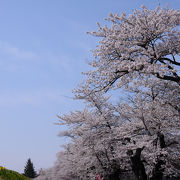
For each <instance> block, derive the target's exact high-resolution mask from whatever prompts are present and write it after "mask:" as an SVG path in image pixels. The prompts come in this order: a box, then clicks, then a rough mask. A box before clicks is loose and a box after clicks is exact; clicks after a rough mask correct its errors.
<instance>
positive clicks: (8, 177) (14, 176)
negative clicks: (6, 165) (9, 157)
mask: <svg viewBox="0 0 180 180" xmlns="http://www.w3.org/2000/svg"><path fill="white" fill-rule="evenodd" d="M0 178H2V179H3V180H30V179H29V178H27V177H25V176H23V175H21V174H19V173H18V172H15V171H12V170H8V169H4V170H1V171H0Z"/></svg>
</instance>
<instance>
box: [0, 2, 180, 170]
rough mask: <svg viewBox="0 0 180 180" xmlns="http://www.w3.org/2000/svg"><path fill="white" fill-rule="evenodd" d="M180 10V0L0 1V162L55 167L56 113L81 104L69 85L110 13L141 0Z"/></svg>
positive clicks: (15, 167)
mask: <svg viewBox="0 0 180 180" xmlns="http://www.w3.org/2000/svg"><path fill="white" fill-rule="evenodd" d="M167 3H168V5H169V7H170V8H175V9H179V7H180V1H179V0H126V1H123V0H89V1H88V0H16V1H14V0H0V87H1V88H0V115H1V124H0V135H1V148H0V166H5V167H6V168H8V169H13V170H16V171H19V172H23V169H24V166H25V162H26V161H27V159H28V158H31V159H32V162H33V163H34V166H35V168H36V170H38V169H40V168H48V167H51V166H52V165H53V163H54V161H55V160H56V153H57V152H58V151H59V150H60V145H62V144H63V143H65V140H64V139H61V138H59V137H58V136H57V134H58V132H59V131H60V130H61V129H62V127H59V126H56V125H54V123H55V122H57V121H58V118H57V117H56V115H57V114H64V113H68V112H69V111H70V110H76V109H79V108H82V107H83V104H82V102H78V101H73V100H72V99H71V98H70V97H72V93H71V91H72V89H73V88H75V87H77V85H78V84H79V83H80V82H81V81H82V78H83V77H82V75H81V72H82V71H86V70H87V69H88V68H89V67H88V65H87V61H89V60H90V59H92V54H91V52H90V50H91V49H94V48H95V46H96V43H97V39H96V38H95V37H92V36H90V35H87V34H86V32H87V31H93V30H96V29H97V28H96V22H100V23H103V22H104V21H103V19H104V18H105V17H107V16H108V14H109V13H110V12H113V13H121V12H122V11H125V12H126V13H127V14H129V13H131V11H132V10H133V9H139V8H140V6H141V5H142V4H144V5H146V6H147V7H148V8H154V7H156V6H157V5H158V4H160V5H161V6H165V5H166V4H167Z"/></svg>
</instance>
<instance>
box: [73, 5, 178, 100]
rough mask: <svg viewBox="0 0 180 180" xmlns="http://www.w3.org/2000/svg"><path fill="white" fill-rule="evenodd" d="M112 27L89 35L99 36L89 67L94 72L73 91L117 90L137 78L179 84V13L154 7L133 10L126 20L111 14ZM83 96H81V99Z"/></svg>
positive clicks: (88, 73) (122, 16) (102, 28)
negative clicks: (154, 78) (153, 77)
mask: <svg viewBox="0 0 180 180" xmlns="http://www.w3.org/2000/svg"><path fill="white" fill-rule="evenodd" d="M106 20H107V21H108V22H110V23H111V24H112V25H111V26H110V27H109V26H108V25H105V26H104V27H101V26H100V24H99V23H98V31H95V32H90V34H92V35H94V36H97V37H100V38H101V40H100V42H99V45H98V46H97V48H96V49H95V50H94V58H95V59H94V60H93V61H92V62H90V63H89V64H90V65H91V66H92V67H93V68H94V70H92V71H89V72H87V73H85V74H86V75H87V81H86V83H85V84H83V85H82V86H81V88H79V89H76V92H78V93H79V95H81V96H83V93H84V90H86V89H87V88H90V89H91V91H94V92H96V91H102V90H104V91H107V90H109V89H110V88H112V87H116V88H120V87H122V86H124V85H128V84H129V83H130V82H133V81H134V80H136V79H143V78H144V77H149V76H155V77H157V78H159V79H163V80H169V81H173V82H176V83H177V84H179V85H180V76H179V73H178V72H177V71H178V67H180V61H179V55H180V32H179V25H180V12H179V11H178V10H173V9H168V8H167V9H166V8H160V7H157V8H156V9H155V10H148V9H147V8H146V7H144V6H143V7H142V10H135V11H134V12H133V14H131V15H129V16H128V17H127V16H126V15H125V13H122V15H121V16H119V15H118V14H115V15H113V14H110V16H109V18H107V19H106ZM83 97H84V96H83Z"/></svg>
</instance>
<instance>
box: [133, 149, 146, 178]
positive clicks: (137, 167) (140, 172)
mask: <svg viewBox="0 0 180 180" xmlns="http://www.w3.org/2000/svg"><path fill="white" fill-rule="evenodd" d="M142 150H143V148H137V149H136V153H135V155H133V156H131V157H130V159H131V163H132V165H131V167H132V170H133V172H134V174H135V176H136V178H137V180H147V175H146V171H145V167H144V164H143V162H142V161H141V152H142Z"/></svg>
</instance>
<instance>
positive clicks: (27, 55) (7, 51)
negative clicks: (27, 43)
mask: <svg viewBox="0 0 180 180" xmlns="http://www.w3.org/2000/svg"><path fill="white" fill-rule="evenodd" d="M0 53H1V54H3V55H6V56H13V57H14V58H17V59H33V58H37V54H35V53H33V52H31V51H24V50H21V49H20V48H17V47H15V46H13V45H12V44H10V43H8V42H2V41H0Z"/></svg>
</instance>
